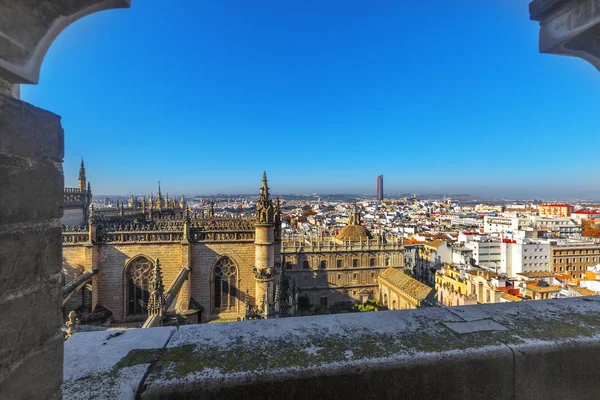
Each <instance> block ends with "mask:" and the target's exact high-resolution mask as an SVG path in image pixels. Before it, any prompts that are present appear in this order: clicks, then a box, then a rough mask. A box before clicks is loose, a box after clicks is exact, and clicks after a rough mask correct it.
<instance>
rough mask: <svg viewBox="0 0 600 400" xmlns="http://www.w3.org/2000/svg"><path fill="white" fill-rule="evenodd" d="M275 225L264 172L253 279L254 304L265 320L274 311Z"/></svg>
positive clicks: (256, 226) (256, 227) (256, 230)
mask: <svg viewBox="0 0 600 400" xmlns="http://www.w3.org/2000/svg"><path fill="white" fill-rule="evenodd" d="M275 225H276V215H275V207H274V206H273V201H272V200H271V197H270V196H269V187H268V186H267V173H266V172H265V173H263V178H262V186H261V188H260V194H259V196H258V201H257V202H256V222H255V225H254V229H255V236H256V239H255V242H254V245H255V246H254V247H255V249H256V250H255V251H256V253H255V266H254V278H255V281H256V284H255V299H256V303H255V304H256V306H258V308H259V310H261V311H262V312H261V313H262V315H263V316H264V317H266V318H268V317H269V316H270V315H271V314H272V313H273V312H274V311H275V310H274V303H275V298H274V294H275V288H274V284H275V280H274V275H275V272H276V271H275V262H276V260H275Z"/></svg>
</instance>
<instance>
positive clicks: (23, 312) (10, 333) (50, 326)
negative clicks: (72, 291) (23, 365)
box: [0, 275, 62, 385]
mask: <svg viewBox="0 0 600 400" xmlns="http://www.w3.org/2000/svg"><path fill="white" fill-rule="evenodd" d="M59 280H60V275H58V276H56V277H54V282H52V281H51V280H50V279H48V282H47V283H37V284H36V283H33V284H31V285H29V287H27V286H25V287H24V288H23V289H22V291H23V292H25V291H29V290H32V289H33V290H34V291H32V292H30V293H27V292H25V293H24V294H23V293H19V292H17V293H14V292H13V293H8V294H3V296H2V298H1V299H2V300H3V301H1V302H0V307H1V308H2V318H3V319H4V321H5V323H4V324H3V325H2V340H1V341H0V370H5V369H6V368H9V366H10V365H11V364H12V363H14V362H18V361H19V360H20V359H21V358H22V357H23V356H24V355H26V354H27V353H29V352H31V351H32V350H34V349H35V348H36V347H38V346H40V345H41V344H43V343H46V342H47V341H48V340H49V339H50V338H52V337H54V336H55V335H57V334H59V333H60V325H61V323H62V320H61V318H62V316H61V314H60V308H59V307H60V300H61V298H62V292H61V291H60V286H59V285H58V283H59ZM34 285H37V286H34ZM32 286H34V287H32ZM7 296H9V299H8V300H6V297H7ZM11 297H12V298H11ZM32 310H33V311H35V313H33V312H32ZM0 385H1V383H0Z"/></svg>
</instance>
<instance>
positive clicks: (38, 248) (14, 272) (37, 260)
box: [0, 225, 62, 297]
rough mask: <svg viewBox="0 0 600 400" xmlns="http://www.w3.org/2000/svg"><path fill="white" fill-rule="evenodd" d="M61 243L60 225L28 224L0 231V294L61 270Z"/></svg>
mask: <svg viewBox="0 0 600 400" xmlns="http://www.w3.org/2000/svg"><path fill="white" fill-rule="evenodd" d="M61 244H62V233H61V228H60V227H59V226H51V225H48V226H46V227H43V226H34V227H27V226H25V227H24V228H23V229H22V230H21V231H11V232H4V233H0V263H1V265H2V268H0V294H6V293H9V292H11V291H14V290H18V289H19V288H25V287H27V286H29V285H32V284H34V283H39V282H43V281H44V280H46V279H47V277H48V276H50V275H54V274H58V273H59V272H60V267H61V258H62V255H61V254H62V252H61ZM0 297H1V295H0Z"/></svg>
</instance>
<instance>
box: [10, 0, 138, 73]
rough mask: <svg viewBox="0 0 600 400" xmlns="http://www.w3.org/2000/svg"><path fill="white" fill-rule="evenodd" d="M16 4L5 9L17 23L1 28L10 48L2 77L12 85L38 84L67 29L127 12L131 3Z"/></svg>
mask: <svg viewBox="0 0 600 400" xmlns="http://www.w3.org/2000/svg"><path fill="white" fill-rule="evenodd" d="M14 3H16V4H14V6H12V7H10V6H5V7H2V8H1V11H2V12H3V13H4V15H5V16H6V18H7V19H9V20H11V21H13V22H14V23H12V24H10V26H8V27H0V35H1V36H4V37H5V38H6V46H7V47H8V51H7V52H6V54H2V57H1V58H0V77H2V78H4V79H6V80H7V81H8V82H11V83H34V84H35V83H38V81H39V76H40V69H41V66H42V62H43V60H44V57H45V56H46V53H47V51H48V49H49V48H50V46H51V45H52V43H53V42H54V40H55V39H56V38H57V36H58V35H59V34H60V33H61V32H62V31H63V30H64V29H65V28H67V27H68V26H69V25H71V24H72V23H74V22H75V21H77V20H79V19H81V18H83V17H85V16H87V15H90V14H93V13H96V12H99V11H104V10H109V9H114V8H127V7H129V6H130V4H131V0H79V1H64V0H63V1H53V2H50V1H46V2H41V3H42V4H38V5H36V6H31V5H24V4H20V3H24V1H15V2H14ZM11 28H12V29H11Z"/></svg>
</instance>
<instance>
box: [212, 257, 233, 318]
mask: <svg viewBox="0 0 600 400" xmlns="http://www.w3.org/2000/svg"><path fill="white" fill-rule="evenodd" d="M213 282H214V306H215V308H218V309H219V311H220V312H223V311H234V310H235V306H236V298H237V286H236V285H237V267H236V266H235V264H234V263H233V261H231V259H230V258H228V257H223V258H221V259H220V260H219V262H217V265H215V268H214V269H213Z"/></svg>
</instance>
